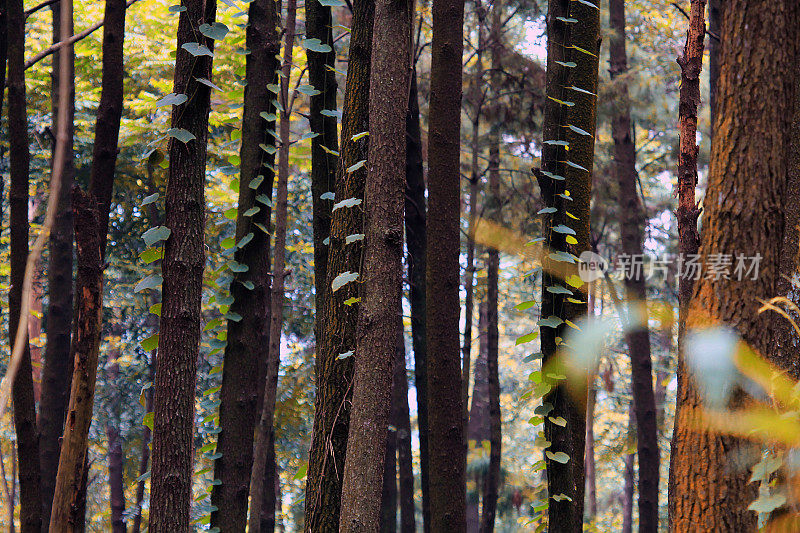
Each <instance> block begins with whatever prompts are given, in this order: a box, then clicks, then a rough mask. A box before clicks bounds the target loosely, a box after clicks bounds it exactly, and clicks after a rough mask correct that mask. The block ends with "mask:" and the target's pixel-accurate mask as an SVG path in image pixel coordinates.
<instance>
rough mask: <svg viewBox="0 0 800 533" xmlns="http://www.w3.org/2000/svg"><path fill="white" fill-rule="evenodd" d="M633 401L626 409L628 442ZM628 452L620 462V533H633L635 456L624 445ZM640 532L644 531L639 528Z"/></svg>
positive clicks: (633, 412)
mask: <svg viewBox="0 0 800 533" xmlns="http://www.w3.org/2000/svg"><path fill="white" fill-rule="evenodd" d="M633 403H634V402H633V400H631V403H630V406H629V407H628V440H630V439H633V438H634V437H633V434H634V429H633V427H634V426H635V425H636V411H635V410H634V407H633ZM625 447H626V448H628V451H627V452H626V454H625V458H624V459H623V460H622V462H623V464H624V465H625V469H624V471H623V474H622V475H623V479H624V482H623V485H622V533H632V531H633V497H634V493H635V489H636V487H635V485H636V468H635V458H636V457H635V454H634V453H633V451H632V450H630V449H629V448H630V446H629V445H628V444H627V443H626V446H625ZM639 529H640V531H646V530H644V529H641V527H640V528H639Z"/></svg>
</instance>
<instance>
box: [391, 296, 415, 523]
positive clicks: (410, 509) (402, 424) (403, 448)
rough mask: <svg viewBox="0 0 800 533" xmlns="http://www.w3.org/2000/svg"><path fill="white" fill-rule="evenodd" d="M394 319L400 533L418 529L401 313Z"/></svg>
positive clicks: (393, 389) (395, 412)
mask: <svg viewBox="0 0 800 533" xmlns="http://www.w3.org/2000/svg"><path fill="white" fill-rule="evenodd" d="M401 313H402V311H401ZM397 320H398V322H399V324H400V325H399V332H398V334H397V350H396V351H395V353H396V359H395V365H394V378H393V380H392V396H393V397H392V411H393V413H392V418H393V419H394V426H395V428H396V430H397V433H396V435H397V474H398V478H399V485H400V490H399V492H398V500H399V503H400V533H414V532H415V531H416V530H417V527H416V523H415V518H414V470H413V460H414V458H413V456H412V452H411V419H410V416H409V412H408V374H407V372H406V344H405V337H404V335H403V318H402V315H401V316H398V319H397Z"/></svg>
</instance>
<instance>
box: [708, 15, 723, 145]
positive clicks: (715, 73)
mask: <svg viewBox="0 0 800 533" xmlns="http://www.w3.org/2000/svg"><path fill="white" fill-rule="evenodd" d="M724 7H725V0H709V1H708V33H709V34H710V35H709V40H708V88H709V95H708V102H709V122H710V123H711V126H710V128H709V129H710V130H711V138H712V140H713V138H714V122H715V120H716V114H717V113H716V110H717V86H718V85H719V55H720V48H722V43H721V38H722V36H721V34H720V30H721V23H722V12H723V8H724ZM715 36H716V37H715Z"/></svg>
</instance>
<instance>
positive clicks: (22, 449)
mask: <svg viewBox="0 0 800 533" xmlns="http://www.w3.org/2000/svg"><path fill="white" fill-rule="evenodd" d="M22 4H23V2H22V0H6V8H7V13H8V80H7V86H8V143H9V165H10V168H9V174H10V181H11V187H10V189H9V206H10V208H11V212H10V215H9V225H10V233H11V243H10V244H11V257H10V263H11V265H10V266H11V276H10V280H11V289H10V291H9V295H8V309H9V320H8V331H9V339H10V340H11V343H12V350H13V343H14V342H15V337H16V334H17V328H18V326H19V322H20V311H21V308H22V298H23V294H22V285H23V280H24V278H25V264H26V262H27V259H28V179H29V176H28V173H29V171H30V153H29V151H28V112H27V102H26V95H25V66H24V63H25V58H24V54H25V14H24V12H23V5H22ZM24 342H25V346H24V347H23V353H22V359H21V360H20V365H19V369H18V371H17V375H16V377H15V379H14V386H13V399H14V426H15V429H16V433H17V457H18V461H19V485H20V507H21V509H20V515H19V518H20V525H21V531H22V533H29V532H30V533H34V532H35V533H39V531H40V529H41V524H42V516H41V511H42V498H41V492H40V470H39V436H38V433H37V429H36V408H35V406H34V396H33V374H32V367H31V358H30V349H29V346H28V339H27V338H26V339H25V341H24Z"/></svg>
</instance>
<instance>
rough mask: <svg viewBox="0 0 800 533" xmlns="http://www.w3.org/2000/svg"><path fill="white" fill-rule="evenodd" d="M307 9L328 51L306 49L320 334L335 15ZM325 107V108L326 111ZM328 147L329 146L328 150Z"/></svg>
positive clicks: (332, 180)
mask: <svg viewBox="0 0 800 533" xmlns="http://www.w3.org/2000/svg"><path fill="white" fill-rule="evenodd" d="M305 10H306V38H307V39H319V40H320V42H321V43H322V45H327V46H328V47H329V48H330V50H328V51H327V52H315V51H314V50H311V49H310V48H309V49H307V50H306V57H307V58H308V82H309V84H310V85H311V86H312V87H314V89H316V91H318V94H314V95H312V96H311V98H310V103H309V119H308V120H309V124H310V126H311V132H312V133H315V134H316V136H315V137H314V138H312V139H311V192H312V203H313V211H314V214H313V220H314V286H315V287H314V288H315V289H316V292H315V300H316V306H315V308H316V309H317V310H318V311H319V312H318V313H317V318H316V324H315V327H316V329H317V331H316V335H317V337H319V335H320V332H319V329H320V327H321V326H322V324H323V321H322V316H321V315H320V312H323V311H324V309H325V306H324V305H323V299H324V298H325V294H326V293H327V286H326V285H325V280H326V278H327V273H328V246H327V245H326V244H325V241H326V239H328V238H329V237H330V233H331V214H332V203H331V201H330V200H323V199H321V196H322V195H323V194H325V193H333V192H335V190H336V165H337V158H336V156H335V155H334V154H333V153H331V152H336V151H338V149H339V144H338V140H337V138H336V135H337V133H338V131H337V130H338V127H337V123H336V115H335V111H336V91H337V88H338V87H337V85H336V70H335V67H336V49H335V48H334V43H333V19H332V17H331V8H330V6H323V5H322V4H321V3H319V2H308V3H307V4H305ZM323 111H326V113H325V114H323ZM326 149H327V150H326Z"/></svg>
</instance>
